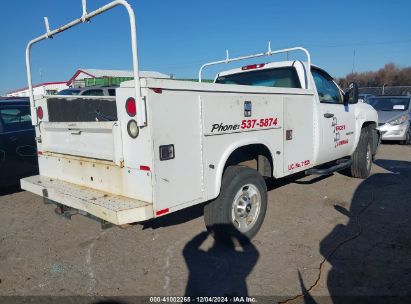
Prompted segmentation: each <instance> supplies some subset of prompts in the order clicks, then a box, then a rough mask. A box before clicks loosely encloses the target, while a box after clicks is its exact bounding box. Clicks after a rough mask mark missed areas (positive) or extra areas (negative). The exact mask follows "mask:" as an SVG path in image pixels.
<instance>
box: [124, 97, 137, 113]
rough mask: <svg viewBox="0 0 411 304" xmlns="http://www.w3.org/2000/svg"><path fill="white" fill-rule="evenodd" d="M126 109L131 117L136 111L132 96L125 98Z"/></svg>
mask: <svg viewBox="0 0 411 304" xmlns="http://www.w3.org/2000/svg"><path fill="white" fill-rule="evenodd" d="M126 111H127V114H128V115H129V116H131V117H134V116H136V113H137V107H136V100H135V99H134V98H133V97H130V98H128V99H127V101H126Z"/></svg>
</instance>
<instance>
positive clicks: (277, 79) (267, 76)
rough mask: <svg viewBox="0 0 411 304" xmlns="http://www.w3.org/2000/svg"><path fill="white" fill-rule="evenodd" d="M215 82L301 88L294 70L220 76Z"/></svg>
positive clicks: (268, 70) (280, 69) (270, 70)
mask: <svg viewBox="0 0 411 304" xmlns="http://www.w3.org/2000/svg"><path fill="white" fill-rule="evenodd" d="M215 82H216V83H223V84H239V85H249V86H263V87H277V88H301V84H300V80H299V79H298V75H297V72H296V70H295V69H294V68H276V69H267V70H258V71H252V72H244V73H238V74H232V75H227V76H220V77H218V78H217V79H216V81H215Z"/></svg>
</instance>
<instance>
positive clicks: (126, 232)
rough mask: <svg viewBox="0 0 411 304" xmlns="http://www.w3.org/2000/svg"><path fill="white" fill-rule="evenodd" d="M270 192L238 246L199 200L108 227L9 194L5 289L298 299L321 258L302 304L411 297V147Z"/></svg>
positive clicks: (0, 263) (4, 225) (3, 234)
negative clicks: (212, 227)
mask: <svg viewBox="0 0 411 304" xmlns="http://www.w3.org/2000/svg"><path fill="white" fill-rule="evenodd" d="M269 188H270V191H269V196H268V197H269V205H268V210H267V214H266V219H265V221H264V224H263V226H262V228H261V230H260V232H259V233H258V235H257V236H256V237H255V238H254V240H253V241H252V243H251V245H249V246H246V247H244V248H241V247H240V248H237V249H236V250H227V249H226V248H221V247H220V246H218V245H217V244H215V243H214V241H213V240H212V238H211V237H210V236H209V235H208V234H207V233H206V232H205V227H204V223H203V219H202V206H196V207H193V208H190V209H186V210H183V211H181V212H178V213H175V214H171V215H169V216H165V217H163V218H161V219H158V220H155V221H149V222H146V223H142V224H136V225H133V226H130V227H128V228H127V229H121V228H119V227H114V228H111V229H107V230H102V229H101V227H100V225H99V223H98V222H96V221H94V220H92V219H89V218H86V217H83V216H74V217H73V218H72V220H71V221H69V220H66V219H63V218H61V217H59V216H57V215H56V214H55V213H54V211H53V209H54V207H53V206H52V205H45V204H43V201H42V199H41V198H40V197H38V196H35V195H33V194H31V193H28V192H24V191H17V190H16V189H8V190H6V191H3V193H1V194H0V195H1V196H0V295H3V296H4V295H23V296H26V295H31V296H32V295H36V296H37V295H70V296H77V295H84V296H85V295H92V296H135V295H142V296H150V295H151V296H159V295H164V296H166V295H169V296H182V295H185V294H187V293H197V294H201V295H216V294H219V295H223V294H226V295H246V294H247V295H251V296H284V297H293V296H296V295H298V294H301V293H302V292H303V291H304V290H308V289H309V288H310V286H312V285H313V284H314V282H315V281H316V280H317V278H318V276H319V267H320V265H321V263H322V262H323V263H322V267H321V276H320V278H319V280H318V283H317V284H316V286H315V287H314V288H313V289H312V290H311V292H310V294H306V295H305V299H297V300H296V301H295V302H297V303H298V302H302V301H306V302H309V301H312V303H315V302H324V301H325V302H327V299H328V300H329V301H331V300H332V301H333V302H334V303H338V302H339V299H344V298H340V297H339V296H409V297H410V298H409V299H410V300H411V258H410V256H411V221H410V219H411V147H410V146H401V145H396V144H384V145H382V146H381V148H380V150H379V153H378V155H377V160H376V163H375V165H374V166H373V169H372V175H371V176H370V177H369V178H368V179H367V180H364V181H363V180H359V179H352V178H349V177H347V176H344V175H342V174H339V173H337V174H334V175H332V176H329V177H325V178H315V177H313V176H308V177H303V178H300V179H289V180H285V181H284V180H283V181H281V182H277V183H271V184H270V185H269ZM339 244H340V245H339ZM324 296H326V297H324ZM329 296H331V298H330V297H329ZM310 297H312V298H310ZM310 303H311V302H310Z"/></svg>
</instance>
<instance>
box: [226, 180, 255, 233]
mask: <svg viewBox="0 0 411 304" xmlns="http://www.w3.org/2000/svg"><path fill="white" fill-rule="evenodd" d="M231 209H232V212H231V217H232V222H233V224H234V226H235V227H236V228H237V229H238V230H239V231H241V232H247V231H249V230H250V229H251V228H252V227H254V225H255V223H256V222H257V219H258V215H259V214H260V209H261V193H260V190H258V188H257V187H256V186H255V185H252V184H247V185H244V186H242V187H241V188H240V189H239V190H238V192H237V194H236V195H235V197H234V200H233V205H232V208H231Z"/></svg>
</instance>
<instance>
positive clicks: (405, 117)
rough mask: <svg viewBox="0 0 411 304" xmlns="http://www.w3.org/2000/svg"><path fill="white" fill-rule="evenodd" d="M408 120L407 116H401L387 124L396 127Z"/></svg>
mask: <svg viewBox="0 0 411 304" xmlns="http://www.w3.org/2000/svg"><path fill="white" fill-rule="evenodd" d="M407 120H408V115H402V116H401V117H398V118H397V119H394V120H391V121H389V122H388V123H389V124H390V125H392V126H397V125H400V124H403V123H404V122H406V121H407Z"/></svg>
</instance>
